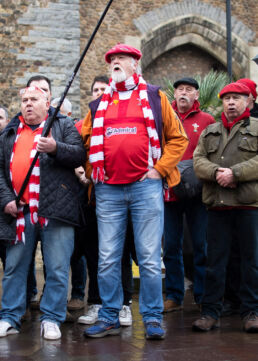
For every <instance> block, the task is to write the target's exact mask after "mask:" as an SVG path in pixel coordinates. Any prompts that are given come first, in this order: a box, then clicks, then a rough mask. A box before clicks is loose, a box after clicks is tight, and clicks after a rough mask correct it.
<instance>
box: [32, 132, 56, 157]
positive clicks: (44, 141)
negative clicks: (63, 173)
mask: <svg viewBox="0 0 258 361" xmlns="http://www.w3.org/2000/svg"><path fill="white" fill-rule="evenodd" d="M36 149H37V151H38V152H40V153H50V154H55V153H56V141H55V139H54V138H53V137H52V132H51V131H50V133H49V135H48V136H47V137H40V138H39V141H38V144H37V148H36Z"/></svg>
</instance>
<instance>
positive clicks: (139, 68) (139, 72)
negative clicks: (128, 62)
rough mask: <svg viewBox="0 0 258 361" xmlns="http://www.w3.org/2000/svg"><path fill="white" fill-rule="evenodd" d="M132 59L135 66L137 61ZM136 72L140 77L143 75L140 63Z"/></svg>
mask: <svg viewBox="0 0 258 361" xmlns="http://www.w3.org/2000/svg"><path fill="white" fill-rule="evenodd" d="M131 59H132V64H133V65H134V64H135V63H136V60H135V58H133V57H131ZM135 71H136V74H137V75H140V74H141V73H142V69H141V66H140V64H139V63H138V64H137V67H136V70H135Z"/></svg>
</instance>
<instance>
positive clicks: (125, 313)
mask: <svg viewBox="0 0 258 361" xmlns="http://www.w3.org/2000/svg"><path fill="white" fill-rule="evenodd" d="M129 313H130V308H129V306H123V308H122V310H121V311H120V317H123V318H126V317H127V316H128V314H129Z"/></svg>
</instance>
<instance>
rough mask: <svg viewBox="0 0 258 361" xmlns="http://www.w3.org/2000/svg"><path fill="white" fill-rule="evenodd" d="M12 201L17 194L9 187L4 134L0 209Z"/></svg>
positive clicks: (0, 147) (0, 153) (0, 140)
mask: <svg viewBox="0 0 258 361" xmlns="http://www.w3.org/2000/svg"><path fill="white" fill-rule="evenodd" d="M12 201H15V194H14V192H13V191H12V190H11V189H10V188H9V186H8V183H7V180H6V176H5V154H4V147H3V135H2V136H1V137H0V209H1V210H2V211H4V210H5V207H6V205H7V204H8V203H10V202H12Z"/></svg>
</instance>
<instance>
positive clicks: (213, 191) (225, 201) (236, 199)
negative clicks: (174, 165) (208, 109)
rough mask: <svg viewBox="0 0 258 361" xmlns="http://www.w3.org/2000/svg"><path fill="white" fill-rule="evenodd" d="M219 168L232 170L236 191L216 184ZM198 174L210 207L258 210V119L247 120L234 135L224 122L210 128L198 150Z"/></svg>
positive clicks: (196, 155) (195, 165) (233, 129)
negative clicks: (241, 207)
mask: <svg viewBox="0 0 258 361" xmlns="http://www.w3.org/2000/svg"><path fill="white" fill-rule="evenodd" d="M219 167H223V168H231V169H232V171H233V175H234V178H235V182H236V183H237V187H236V188H229V187H221V186H220V185H219V184H218V183H217V182H216V171H217V169H218V168H219ZM194 170H195V173H196V175H197V177H199V178H200V179H202V180H203V191H202V199H203V202H204V203H205V204H206V205H207V206H208V207H219V206H254V207H258V119H256V118H252V117H250V118H247V119H243V120H241V121H240V122H238V123H236V124H235V125H234V126H233V127H232V129H231V131H230V133H228V131H227V129H226V128H225V127H224V126H223V124H222V122H217V123H215V124H211V125H209V126H208V127H207V128H206V129H205V130H204V131H203V132H202V134H201V136H200V139H199V143H198V145H197V147H196V149H195V152H194Z"/></svg>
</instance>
